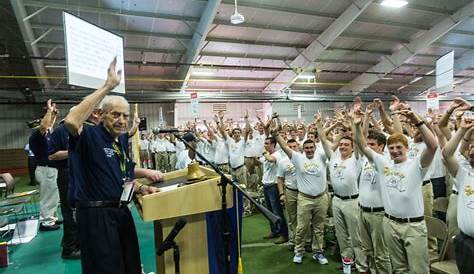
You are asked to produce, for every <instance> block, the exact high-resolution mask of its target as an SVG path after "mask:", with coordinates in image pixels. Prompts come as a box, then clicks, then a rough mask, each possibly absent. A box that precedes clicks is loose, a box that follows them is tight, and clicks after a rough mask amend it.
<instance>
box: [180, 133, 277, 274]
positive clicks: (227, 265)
mask: <svg viewBox="0 0 474 274" xmlns="http://www.w3.org/2000/svg"><path fill="white" fill-rule="evenodd" d="M173 135H174V136H175V137H176V138H177V139H179V140H180V141H181V142H183V143H184V145H185V146H186V147H187V148H189V149H190V150H191V151H193V152H194V154H195V155H197V156H199V158H200V159H201V160H204V162H206V164H208V165H210V166H211V167H212V169H214V171H215V172H216V173H217V174H219V175H220V177H221V180H220V183H219V185H220V186H221V206H222V207H221V214H222V240H223V243H224V256H225V273H226V274H230V252H229V247H230V232H229V231H228V229H227V199H226V196H227V185H228V184H230V185H231V186H232V187H233V188H234V189H237V190H238V191H239V192H240V193H242V194H243V196H244V197H245V198H247V199H248V200H249V201H250V203H252V204H253V205H255V206H256V208H257V209H258V211H260V212H261V213H262V214H263V216H265V218H267V219H268V220H269V221H270V223H272V224H273V225H274V226H275V227H276V228H277V229H278V228H279V227H280V222H281V219H280V217H278V216H276V215H275V214H273V213H272V212H271V211H270V210H268V209H267V208H266V207H264V206H262V205H261V204H259V203H258V202H257V201H255V199H253V198H252V197H250V195H249V194H248V193H247V191H245V190H243V189H242V188H241V187H240V186H239V185H237V184H236V183H235V182H234V181H232V180H231V179H229V178H228V177H227V176H226V175H225V174H224V173H223V172H222V171H221V170H220V169H219V168H218V167H217V166H216V165H215V164H213V163H211V162H210V161H209V160H208V159H207V158H206V157H204V156H202V154H201V153H199V152H198V151H196V149H195V148H194V147H193V146H192V145H190V144H189V143H188V142H187V141H186V140H184V139H183V137H182V136H181V135H179V134H178V133H173ZM237 229H238V228H237Z"/></svg>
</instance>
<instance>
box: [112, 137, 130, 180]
mask: <svg viewBox="0 0 474 274" xmlns="http://www.w3.org/2000/svg"><path fill="white" fill-rule="evenodd" d="M112 147H113V148H114V150H115V153H116V154H117V156H118V157H119V159H120V171H122V178H123V179H124V180H126V179H127V178H128V177H129V176H128V171H127V155H126V154H125V150H124V149H122V150H120V148H119V146H118V144H117V143H116V142H113V143H112Z"/></svg>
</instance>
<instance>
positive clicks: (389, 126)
mask: <svg viewBox="0 0 474 274" xmlns="http://www.w3.org/2000/svg"><path fill="white" fill-rule="evenodd" d="M373 103H374V106H375V107H376V108H377V109H378V110H379V114H380V119H381V120H382V124H383V126H384V128H385V129H386V130H387V131H388V133H390V134H392V133H394V130H393V125H392V123H393V122H392V120H391V119H390V117H388V115H387V112H385V108H384V106H383V103H382V101H381V100H380V99H379V98H375V99H374V101H373Z"/></svg>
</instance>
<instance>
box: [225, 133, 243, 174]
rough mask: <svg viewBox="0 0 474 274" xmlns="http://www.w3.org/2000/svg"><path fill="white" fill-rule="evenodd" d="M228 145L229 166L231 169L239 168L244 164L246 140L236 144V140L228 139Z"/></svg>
mask: <svg viewBox="0 0 474 274" xmlns="http://www.w3.org/2000/svg"><path fill="white" fill-rule="evenodd" d="M226 145H227V147H228V149H229V164H230V167H231V168H237V167H239V166H242V165H243V164H244V153H245V146H246V143H245V141H244V139H242V138H241V139H240V141H239V142H235V141H234V139H232V138H230V137H227V139H226Z"/></svg>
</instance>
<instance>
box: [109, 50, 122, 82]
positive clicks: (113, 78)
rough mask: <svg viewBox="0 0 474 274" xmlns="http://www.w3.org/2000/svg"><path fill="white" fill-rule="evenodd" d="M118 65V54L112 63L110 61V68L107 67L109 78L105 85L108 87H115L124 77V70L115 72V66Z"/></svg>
mask: <svg viewBox="0 0 474 274" xmlns="http://www.w3.org/2000/svg"><path fill="white" fill-rule="evenodd" d="M116 65H117V56H115V58H114V60H113V61H112V63H110V65H109V68H108V69H107V80H106V81H105V86H106V87H107V88H108V89H114V88H115V87H116V86H117V85H118V84H120V80H121V78H122V71H121V70H119V71H118V72H115V66H116Z"/></svg>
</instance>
